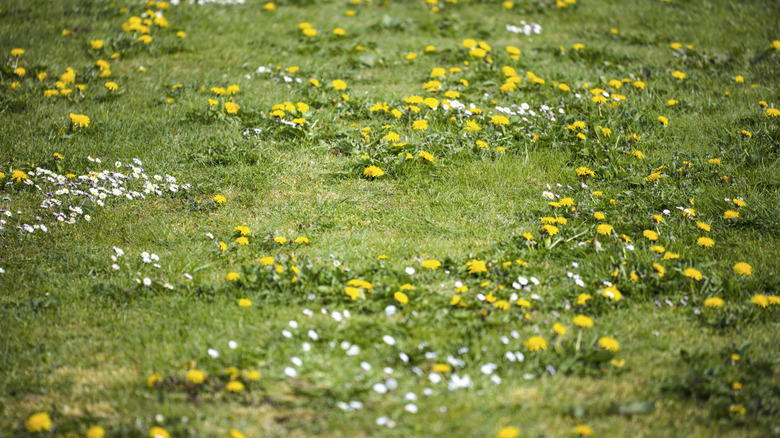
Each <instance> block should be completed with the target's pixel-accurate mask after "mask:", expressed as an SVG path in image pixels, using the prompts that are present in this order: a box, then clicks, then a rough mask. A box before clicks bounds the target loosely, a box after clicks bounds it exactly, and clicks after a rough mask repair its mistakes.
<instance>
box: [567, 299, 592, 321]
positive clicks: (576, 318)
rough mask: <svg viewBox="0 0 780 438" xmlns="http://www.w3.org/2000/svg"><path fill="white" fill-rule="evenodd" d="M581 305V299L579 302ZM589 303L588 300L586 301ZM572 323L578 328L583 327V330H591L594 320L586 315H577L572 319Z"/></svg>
mask: <svg viewBox="0 0 780 438" xmlns="http://www.w3.org/2000/svg"><path fill="white" fill-rule="evenodd" d="M577 301H578V304H579V299H578V300H577ZM585 301H586V302H587V300H585ZM572 322H573V323H574V325H576V326H577V327H583V328H590V327H593V320H592V319H591V318H590V317H588V316H585V315H577V316H575V317H574V318H572Z"/></svg>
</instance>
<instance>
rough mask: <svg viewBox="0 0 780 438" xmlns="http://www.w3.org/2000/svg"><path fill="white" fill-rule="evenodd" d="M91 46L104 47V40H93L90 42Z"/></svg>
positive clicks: (93, 48) (93, 47)
mask: <svg viewBox="0 0 780 438" xmlns="http://www.w3.org/2000/svg"><path fill="white" fill-rule="evenodd" d="M89 46H90V47H91V48H92V50H100V49H102V48H103V40H92V41H90V42H89Z"/></svg>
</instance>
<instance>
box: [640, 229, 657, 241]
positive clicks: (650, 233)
mask: <svg viewBox="0 0 780 438" xmlns="http://www.w3.org/2000/svg"><path fill="white" fill-rule="evenodd" d="M642 235H643V236H645V238H646V239H647V240H650V241H653V242H655V241H656V240H658V233H656V232H655V231H653V230H644V231H642Z"/></svg>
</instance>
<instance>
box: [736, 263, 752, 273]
mask: <svg viewBox="0 0 780 438" xmlns="http://www.w3.org/2000/svg"><path fill="white" fill-rule="evenodd" d="M734 273H735V274H737V275H742V276H745V277H747V276H750V275H753V267H752V266H750V265H749V264H747V263H745V262H739V263H737V264H736V265H734Z"/></svg>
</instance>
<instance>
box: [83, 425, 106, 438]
mask: <svg viewBox="0 0 780 438" xmlns="http://www.w3.org/2000/svg"><path fill="white" fill-rule="evenodd" d="M104 436H106V430H105V429H103V428H102V427H100V426H92V427H90V428H89V429H87V438H103V437H104Z"/></svg>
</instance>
